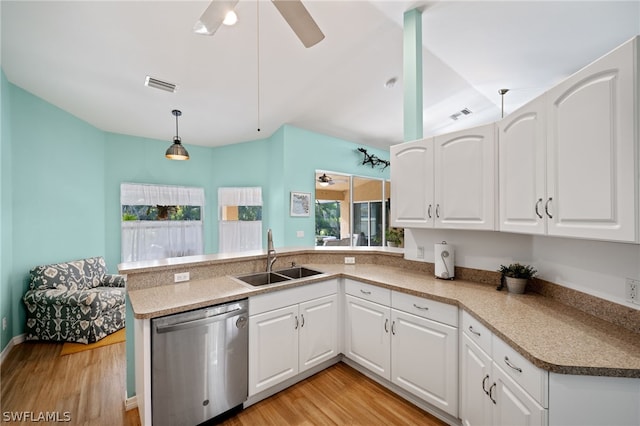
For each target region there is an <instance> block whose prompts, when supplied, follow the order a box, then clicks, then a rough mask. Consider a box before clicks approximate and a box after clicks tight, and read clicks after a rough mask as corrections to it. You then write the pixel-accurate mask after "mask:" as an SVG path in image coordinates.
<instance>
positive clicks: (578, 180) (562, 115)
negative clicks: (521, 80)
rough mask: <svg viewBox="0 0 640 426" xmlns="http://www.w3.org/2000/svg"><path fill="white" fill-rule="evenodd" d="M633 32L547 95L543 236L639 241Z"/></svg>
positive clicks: (636, 40) (634, 40) (636, 69)
mask: <svg viewBox="0 0 640 426" xmlns="http://www.w3.org/2000/svg"><path fill="white" fill-rule="evenodd" d="M638 49H639V48H638V37H636V38H634V39H633V40H631V41H629V42H627V43H625V44H623V45H622V46H620V47H618V48H617V49H615V50H614V51H612V52H611V53H609V54H608V55H606V56H604V57H603V58H601V59H599V60H597V61H596V62H594V63H592V64H591V65H589V66H587V67H585V68H584V69H582V70H580V71H579V72H577V73H576V74H574V75H572V76H571V77H570V78H568V79H567V80H565V81H563V82H562V83H560V84H559V85H557V86H556V87H554V88H553V89H551V90H550V91H549V92H548V93H547V97H546V99H547V116H548V125H547V198H546V199H545V200H544V202H545V205H546V207H547V210H548V213H549V214H548V218H549V220H548V234H549V235H559V236H567V237H582V238H592V239H603V240H613V241H628V242H634V241H636V242H637V241H638V229H637V228H638V212H637V208H638V207H637V203H638V197H639V195H638V192H639V191H640V188H639V186H640V183H639V181H638V162H639V160H638V157H639V153H638V133H637V132H638V129H637V124H638V120H639V119H638V114H639V113H640V111H639V110H638V98H639V97H640V93H639V88H638V75H637V73H638Z"/></svg>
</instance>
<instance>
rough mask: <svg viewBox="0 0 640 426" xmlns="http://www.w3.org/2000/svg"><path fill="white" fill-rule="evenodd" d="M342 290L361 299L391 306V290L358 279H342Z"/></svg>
mask: <svg viewBox="0 0 640 426" xmlns="http://www.w3.org/2000/svg"><path fill="white" fill-rule="evenodd" d="M344 291H345V293H347V294H350V295H352V296H355V297H359V298H361V299H365V300H369V301H371V302H375V303H379V304H381V305H384V306H391V290H389V289H388V288H382V287H378V286H375V285H371V284H365V283H362V282H360V281H354V280H350V279H345V280H344Z"/></svg>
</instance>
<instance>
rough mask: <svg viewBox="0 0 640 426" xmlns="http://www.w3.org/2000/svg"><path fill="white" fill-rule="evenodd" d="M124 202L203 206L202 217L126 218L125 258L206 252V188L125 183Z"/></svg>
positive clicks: (121, 196)
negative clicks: (187, 218)
mask: <svg viewBox="0 0 640 426" xmlns="http://www.w3.org/2000/svg"><path fill="white" fill-rule="evenodd" d="M120 204H121V206H125V205H142V206H145V205H148V206H155V205H161V206H200V220H188V221H187V220H132V221H122V228H121V229H122V245H121V248H122V250H121V258H122V261H123V262H135V261H139V260H152V259H163V258H167V257H180V256H190V255H197V254H203V253H204V242H203V234H204V230H203V221H202V219H203V218H204V204H205V200H204V189H203V188H192V187H181V186H164V185H146V184H132V183H123V184H121V185H120ZM121 211H122V209H121Z"/></svg>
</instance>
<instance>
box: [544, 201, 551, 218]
mask: <svg viewBox="0 0 640 426" xmlns="http://www.w3.org/2000/svg"><path fill="white" fill-rule="evenodd" d="M551 201H553V198H551V197H549V199H548V200H547V202H546V203H544V212H545V213H546V214H547V216H549V219H553V216H551V213H549V203H551Z"/></svg>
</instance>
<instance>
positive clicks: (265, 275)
mask: <svg viewBox="0 0 640 426" xmlns="http://www.w3.org/2000/svg"><path fill="white" fill-rule="evenodd" d="M236 278H238V279H239V280H240V281H244V282H245V283H247V284H250V285H252V286H256V287H258V286H261V285H269V284H275V283H279V282H282V281H289V280H290V279H291V278H289V277H285V276H284V275H279V274H276V273H273V272H258V273H255V274H249V275H242V276H240V277H236Z"/></svg>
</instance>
